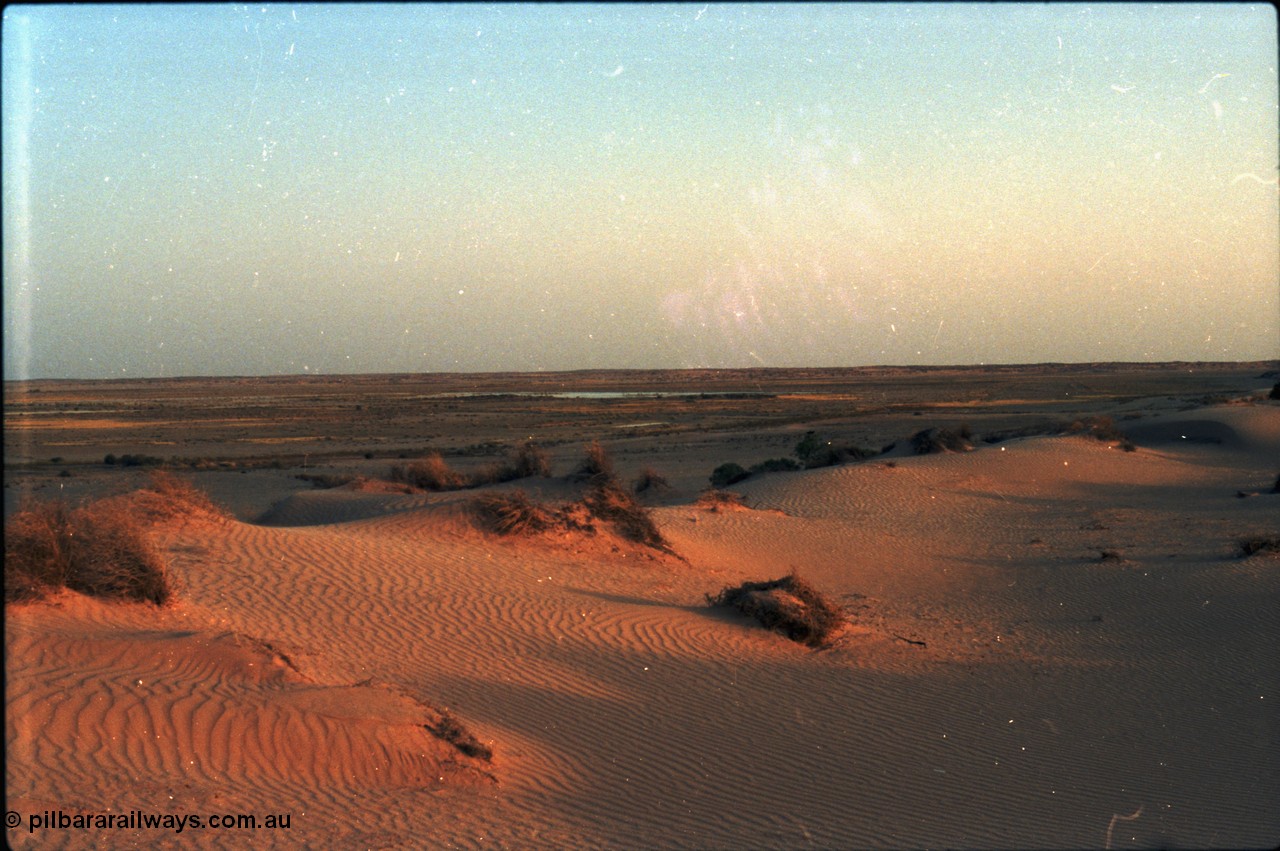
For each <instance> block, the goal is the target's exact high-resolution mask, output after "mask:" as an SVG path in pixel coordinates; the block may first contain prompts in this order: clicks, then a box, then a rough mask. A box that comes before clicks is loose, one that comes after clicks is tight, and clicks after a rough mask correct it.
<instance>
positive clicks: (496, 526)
mask: <svg viewBox="0 0 1280 851" xmlns="http://www.w3.org/2000/svg"><path fill="white" fill-rule="evenodd" d="M469 507H470V509H471V513H472V515H473V516H474V517H475V518H476V522H477V523H478V524H479V526H480V528H482V529H484V530H486V531H488V532H494V533H496V534H499V535H535V534H537V533H539V532H545V531H547V530H548V529H551V528H552V527H553V526H557V525H560V523H561V518H560V516H559V514H558V512H556V511H555V510H554V509H551V508H548V507H547V506H545V505H542V504H540V503H537V502H534V501H533V500H531V499H529V495H528V494H527V493H525V492H524V491H521V490H515V491H507V492H505V493H486V494H482V495H480V496H477V497H476V498H475V499H473V500H471V502H470V503H469Z"/></svg>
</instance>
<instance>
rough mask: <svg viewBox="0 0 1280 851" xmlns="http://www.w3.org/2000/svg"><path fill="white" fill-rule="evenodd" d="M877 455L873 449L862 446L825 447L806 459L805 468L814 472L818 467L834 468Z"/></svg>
mask: <svg viewBox="0 0 1280 851" xmlns="http://www.w3.org/2000/svg"><path fill="white" fill-rule="evenodd" d="M875 455H876V453H875V451H874V450H871V449H863V448H862V447H861V446H831V445H828V446H824V447H822V448H821V449H819V450H818V451H816V452H813V453H811V454H810V455H809V457H808V458H807V459H805V462H804V466H805V469H806V470H812V469H815V468H817V467H834V466H836V465H837V464H847V463H848V462H850V461H865V460H866V459H868V458H872V457H875Z"/></svg>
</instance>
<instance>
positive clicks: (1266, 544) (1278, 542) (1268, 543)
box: [1240, 537, 1280, 558]
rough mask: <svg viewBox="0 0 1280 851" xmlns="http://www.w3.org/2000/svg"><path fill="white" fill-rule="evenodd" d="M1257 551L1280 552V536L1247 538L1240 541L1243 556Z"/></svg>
mask: <svg viewBox="0 0 1280 851" xmlns="http://www.w3.org/2000/svg"><path fill="white" fill-rule="evenodd" d="M1257 553H1280V537H1262V538H1245V539H1244V540H1243V541H1241V542H1240V556H1241V557H1242V558H1247V557H1249V556H1251V555H1256V554H1257Z"/></svg>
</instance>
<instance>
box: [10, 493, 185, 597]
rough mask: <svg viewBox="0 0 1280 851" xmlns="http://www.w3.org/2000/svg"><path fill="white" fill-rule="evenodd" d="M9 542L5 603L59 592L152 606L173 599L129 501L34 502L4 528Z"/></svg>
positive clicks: (161, 560)
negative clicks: (73, 504) (75, 504)
mask: <svg viewBox="0 0 1280 851" xmlns="http://www.w3.org/2000/svg"><path fill="white" fill-rule="evenodd" d="M4 537H5V552H4V598H5V602H21V601H25V600H35V599H39V598H40V597H43V596H44V595H45V594H47V593H50V592H54V591H57V590H59V589H61V588H69V589H71V590H72V591H78V592H80V593H82V594H87V595H89V596H93V597H104V598H111V599H121V600H136V601H140V602H148V603H154V604H155V605H163V604H164V603H166V602H168V601H169V599H170V598H171V596H172V588H171V584H170V581H169V576H168V568H167V565H166V563H165V560H164V558H163V556H161V554H160V552H159V550H157V549H156V547H155V545H154V544H152V542H151V540H150V538H148V537H147V533H146V528H145V524H144V521H143V519H142V518H141V517H140V516H139V514H138V513H137V511H136V510H135V509H134V507H133V506H132V504H131V503H130V502H128V501H122V500H100V501H98V502H94V503H90V504H88V505H86V506H84V507H81V508H74V509H73V508H69V507H68V506H67V504H66V503H65V502H61V501H59V502H43V503H36V504H33V505H31V506H29V507H27V508H25V509H23V510H21V511H19V512H18V513H17V514H15V515H14V516H13V517H11V518H10V519H9V521H8V522H7V523H5V536H4Z"/></svg>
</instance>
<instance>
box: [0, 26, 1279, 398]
mask: <svg viewBox="0 0 1280 851" xmlns="http://www.w3.org/2000/svg"><path fill="white" fill-rule="evenodd" d="M3 36H4V37H3V50H4V54H3V91H4V104H3V114H4V127H3V130H4V197H3V200H4V255H5V261H4V262H5V266H4V313H5V315H4V330H5V355H6V357H5V377H6V378H15V377H120V376H174V375H254V374H276V373H301V372H320V373H336V372H353V373H357V372H423V371H478V370H540V369H548V370H555V369H579V368H594V367H599V368H606V367H610V368H613V367H616V368H627V367H634V368H663V367H692V366H712V367H737V366H760V365H765V366H845V365H848V366H855V365H866V364H906V363H915V364H952V363H978V362H986V363H992V362H1004V363H1019V362H1039V361H1096V360H1174V359H1185V360H1254V359H1264V358H1274V357H1277V356H1280V342H1278V341H1280V298H1278V296H1277V280H1278V279H1280V222H1278V212H1277V209H1278V208H1277V164H1278V161H1280V155H1278V152H1277V118H1278V116H1277V72H1276V50H1277V44H1276V19H1275V14H1274V12H1273V10H1272V9H1271V7H1269V6H1247V5H1204V6H1193V5H1174V6H1165V7H1152V6H1137V5H1134V6H1127V5H1110V4H1103V5H1098V6H1089V5H1084V4H1081V5H1056V4H1048V5H1027V6H1020V5H1000V4H997V5H920V6H912V5H901V6H898V5H882V4H873V5H866V6H858V5H844V4H840V5H833V6H823V5H805V4H801V5H780V6H765V5H754V4H752V5H743V6H733V5H716V4H711V5H707V6H705V7H704V6H700V5H684V4H682V5H671V6H663V5H630V4H625V5H616V6H588V5H578V4H570V5H563V6H547V5H539V6H519V5H500V6H496V7H482V6H474V5H463V6H448V5H391V6H368V5H361V6H315V5H299V6H285V5H268V6H251V7H243V6H229V5H228V6H198V5H197V6H171V7H164V6H137V7H129V6H120V7H112V6H85V7H77V6H67V7H13V6H10V7H7V8H6V9H5V13H4V33H3Z"/></svg>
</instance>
